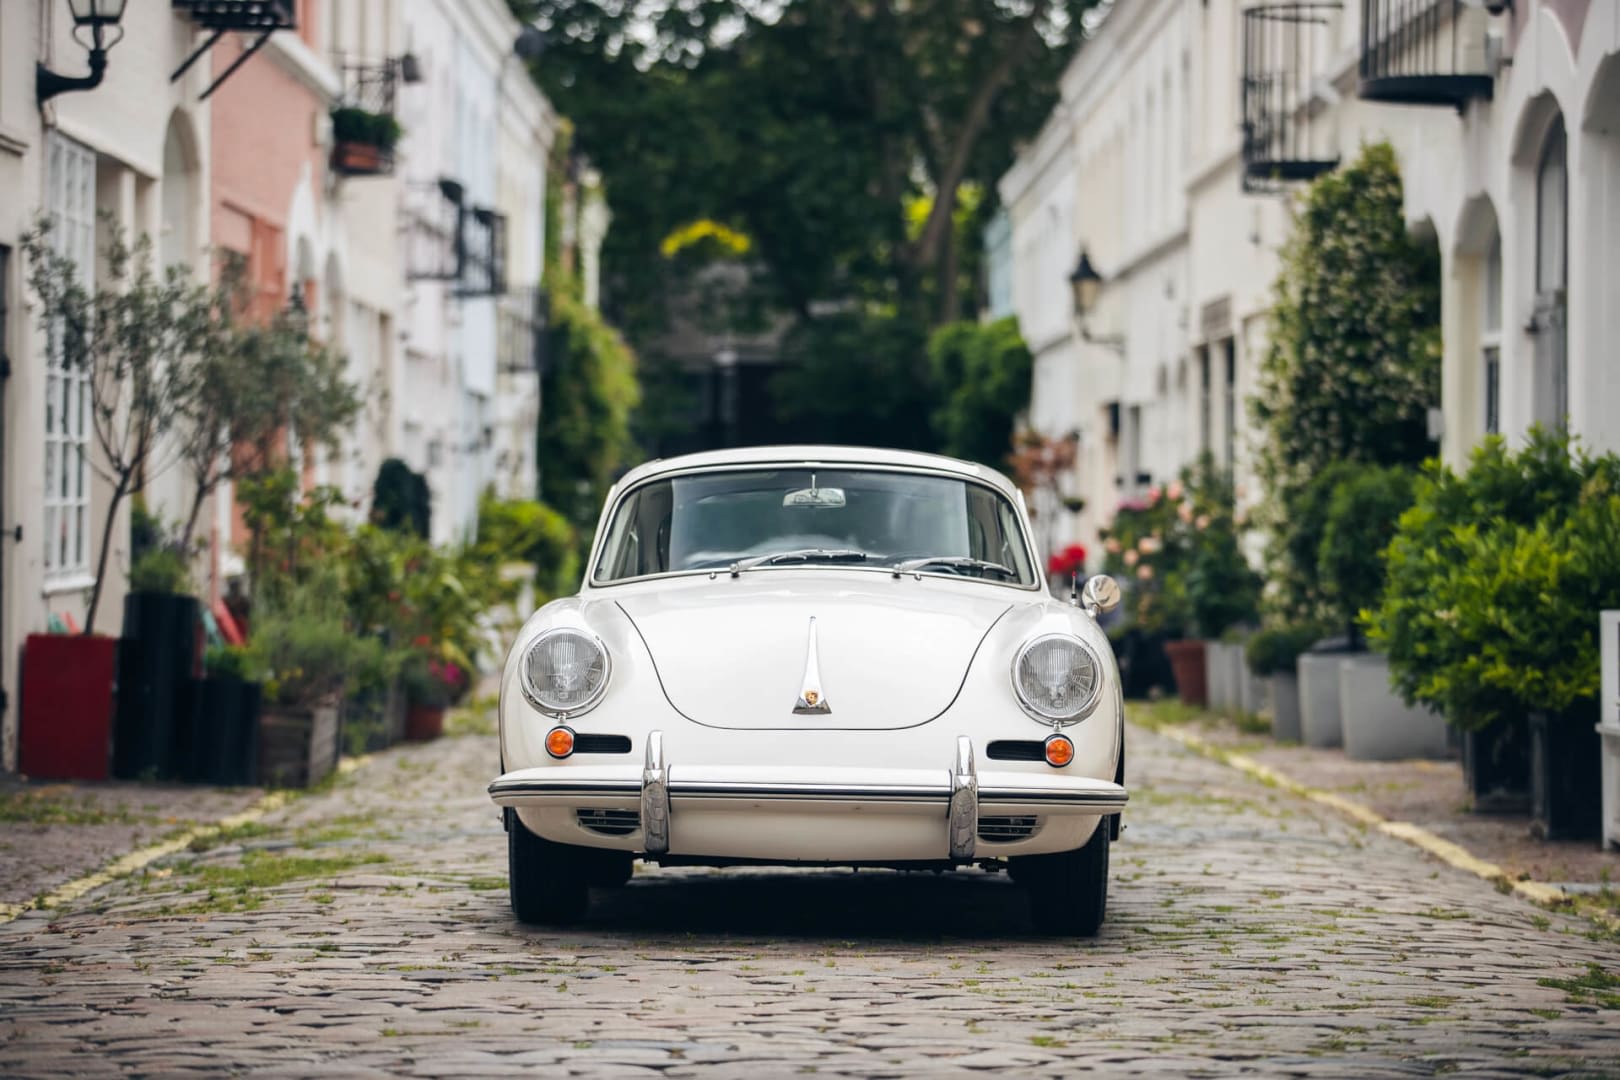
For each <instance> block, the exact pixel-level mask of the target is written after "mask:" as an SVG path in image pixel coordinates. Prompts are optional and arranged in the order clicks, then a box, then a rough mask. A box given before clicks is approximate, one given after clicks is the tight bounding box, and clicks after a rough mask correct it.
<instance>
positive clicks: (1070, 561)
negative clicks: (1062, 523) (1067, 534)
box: [1046, 544, 1086, 576]
mask: <svg viewBox="0 0 1620 1080" xmlns="http://www.w3.org/2000/svg"><path fill="white" fill-rule="evenodd" d="M1085 568H1086V549H1085V545H1083V544H1070V545H1069V546H1068V547H1066V548H1064V549H1063V550H1062V551H1055V552H1053V553H1052V555H1051V557H1050V558H1048V559H1047V560H1046V572H1047V573H1048V574H1057V575H1062V576H1068V575H1069V574H1077V573H1081V572H1082V571H1084V570H1085Z"/></svg>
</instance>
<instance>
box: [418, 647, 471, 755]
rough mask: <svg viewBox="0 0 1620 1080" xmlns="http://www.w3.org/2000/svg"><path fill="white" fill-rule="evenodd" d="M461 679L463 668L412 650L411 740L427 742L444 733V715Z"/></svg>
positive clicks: (424, 651)
mask: <svg viewBox="0 0 1620 1080" xmlns="http://www.w3.org/2000/svg"><path fill="white" fill-rule="evenodd" d="M461 679H462V676H461V669H460V668H458V667H457V666H456V665H455V664H453V663H451V662H449V661H446V660H441V659H439V658H437V657H435V656H433V655H431V654H430V653H429V652H428V651H426V650H423V649H417V650H413V651H412V653H411V655H410V658H409V659H408V660H407V661H406V662H405V668H404V684H405V700H406V702H407V709H406V713H405V738H406V739H407V740H409V741H411V742H426V741H427V740H430V739H437V738H438V737H439V736H440V735H441V734H443V733H444V713H445V710H446V709H448V708H449V707H450V703H451V702H452V701H453V700H454V698H455V696H456V689H457V686H458V684H459V683H460V681H461Z"/></svg>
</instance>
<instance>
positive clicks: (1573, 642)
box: [1367, 429, 1620, 729]
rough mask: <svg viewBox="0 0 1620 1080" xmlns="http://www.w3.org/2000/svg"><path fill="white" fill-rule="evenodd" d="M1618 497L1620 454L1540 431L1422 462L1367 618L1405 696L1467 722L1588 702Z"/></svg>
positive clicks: (1618, 587) (1617, 599) (1610, 587)
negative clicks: (1524, 439) (1592, 450)
mask: <svg viewBox="0 0 1620 1080" xmlns="http://www.w3.org/2000/svg"><path fill="white" fill-rule="evenodd" d="M1617 495H1620V458H1616V457H1614V456H1613V455H1608V456H1605V457H1601V458H1592V457H1590V456H1588V455H1586V454H1585V453H1583V452H1581V451H1580V450H1579V449H1578V448H1574V447H1572V446H1571V445H1570V442H1569V440H1568V438H1567V437H1566V436H1564V435H1562V434H1557V433H1549V432H1546V431H1542V430H1540V429H1534V430H1532V431H1531V433H1530V436H1529V441H1528V443H1527V444H1526V445H1525V446H1524V448H1523V449H1521V450H1518V451H1512V450H1509V449H1508V448H1507V447H1506V445H1505V444H1504V443H1503V441H1502V440H1501V439H1500V438H1496V437H1492V438H1491V439H1488V440H1486V442H1485V443H1484V444H1482V445H1481V446H1480V447H1478V448H1477V449H1476V450H1475V451H1474V454H1473V457H1472V459H1471V462H1470V465H1469V469H1468V471H1467V472H1466V473H1464V474H1462V475H1461V476H1459V475H1457V474H1456V473H1453V472H1452V471H1451V470H1450V469H1447V468H1445V467H1443V466H1441V465H1439V464H1431V465H1430V466H1428V467H1427V468H1426V470H1425V472H1424V475H1423V476H1422V477H1421V478H1420V479H1419V480H1418V482H1417V485H1416V491H1415V500H1414V503H1413V505H1412V507H1411V508H1410V509H1408V510H1407V511H1406V513H1404V514H1403V515H1401V519H1400V525H1399V528H1398V530H1397V532H1396V534H1395V537H1394V539H1393V540H1392V541H1391V542H1390V545H1389V548H1388V551H1387V553H1386V556H1385V563H1386V569H1387V574H1388V576H1387V581H1386V586H1385V591H1384V597H1383V601H1382V603H1380V604H1379V605H1378V606H1377V607H1376V608H1375V609H1373V610H1372V611H1371V612H1369V617H1368V620H1367V628H1368V637H1369V640H1371V642H1372V643H1373V644H1374V645H1375V646H1376V647H1377V648H1379V649H1380V650H1382V651H1384V652H1386V653H1387V654H1388V655H1389V660H1390V673H1391V676H1392V680H1393V683H1394V685H1395V687H1396V688H1397V689H1398V690H1399V691H1400V692H1401V694H1402V696H1403V697H1405V698H1406V700H1407V701H1408V702H1421V703H1423V704H1426V705H1430V706H1432V707H1434V708H1436V709H1438V710H1439V711H1440V712H1441V713H1442V715H1444V716H1445V717H1446V719H1447V720H1448V721H1450V722H1451V723H1453V724H1455V725H1457V726H1459V727H1463V728H1466V729H1477V728H1480V727H1483V726H1485V725H1486V724H1488V723H1490V722H1491V721H1493V720H1496V719H1501V718H1510V719H1511V718H1519V717H1522V716H1524V714H1525V713H1527V712H1530V711H1536V710H1548V711H1551V710H1554V709H1556V708H1557V707H1558V703H1560V702H1573V703H1576V704H1582V703H1585V702H1587V697H1586V696H1585V695H1586V693H1587V690H1588V689H1589V688H1595V683H1591V682H1590V678H1592V677H1595V676H1591V673H1592V672H1595V670H1596V665H1597V662H1598V659H1597V644H1596V636H1595V635H1596V633H1597V630H1596V627H1597V617H1598V612H1599V611H1601V610H1603V609H1604V608H1605V607H1613V606H1616V604H1620V577H1617V576H1616V569H1615V566H1614V558H1615V549H1616V548H1617V546H1620V545H1616V544H1615V542H1614V537H1615V536H1616V535H1620V533H1617V532H1615V531H1612V529H1613V524H1614V521H1613V517H1612V515H1613V513H1614V507H1613V500H1614V498H1615V497H1616V496H1617ZM1606 528H1607V529H1610V530H1611V531H1609V532H1608V533H1607V534H1605V532H1604V530H1605V529H1606ZM1592 692H1594V693H1595V689H1593V690H1592Z"/></svg>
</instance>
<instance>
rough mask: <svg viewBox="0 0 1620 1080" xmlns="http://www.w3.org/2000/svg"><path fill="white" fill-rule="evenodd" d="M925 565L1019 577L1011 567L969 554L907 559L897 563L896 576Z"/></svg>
mask: <svg viewBox="0 0 1620 1080" xmlns="http://www.w3.org/2000/svg"><path fill="white" fill-rule="evenodd" d="M925 566H957V567H961V568H962V569H964V570H977V571H979V574H980V576H981V577H982V576H983V575H984V574H987V573H989V574H1000V575H1001V576H1002V577H1005V578H1007V579H1008V580H1015V579H1016V578H1017V577H1018V575H1017V574H1015V573H1014V572H1013V571H1012V569H1011V568H1009V567H1006V566H1002V565H1001V564H1000V563H997V562H990V561H989V560H987V559H975V558H972V557H970V556H967V555H924V556H922V557H921V558H917V559H907V560H906V561H905V562H902V563H896V564H895V566H894V576H895V577H899V576H900V575H901V574H910V573H914V572H916V571H918V570H921V569H922V568H923V567H925Z"/></svg>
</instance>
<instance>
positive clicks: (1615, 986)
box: [1536, 963, 1620, 1009]
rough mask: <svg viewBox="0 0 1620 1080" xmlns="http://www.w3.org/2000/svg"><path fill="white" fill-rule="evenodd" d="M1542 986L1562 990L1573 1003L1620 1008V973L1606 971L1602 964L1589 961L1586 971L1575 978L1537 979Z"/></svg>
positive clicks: (1603, 1007) (1602, 1007)
mask: <svg viewBox="0 0 1620 1080" xmlns="http://www.w3.org/2000/svg"><path fill="white" fill-rule="evenodd" d="M1536 983H1537V984H1538V985H1540V986H1548V987H1551V988H1553V989H1554V990H1562V991H1564V993H1565V994H1566V995H1567V997H1566V998H1565V1000H1566V1001H1568V1002H1569V1003H1570V1004H1572V1005H1596V1006H1598V1007H1599V1008H1601V1009H1620V993H1615V992H1614V991H1617V990H1620V975H1613V974H1610V973H1609V972H1607V971H1605V970H1604V969H1603V967H1602V965H1600V964H1593V963H1588V964H1587V965H1586V973H1585V974H1584V975H1579V976H1577V977H1575V978H1573V979H1551V978H1548V979H1537V980H1536Z"/></svg>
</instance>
